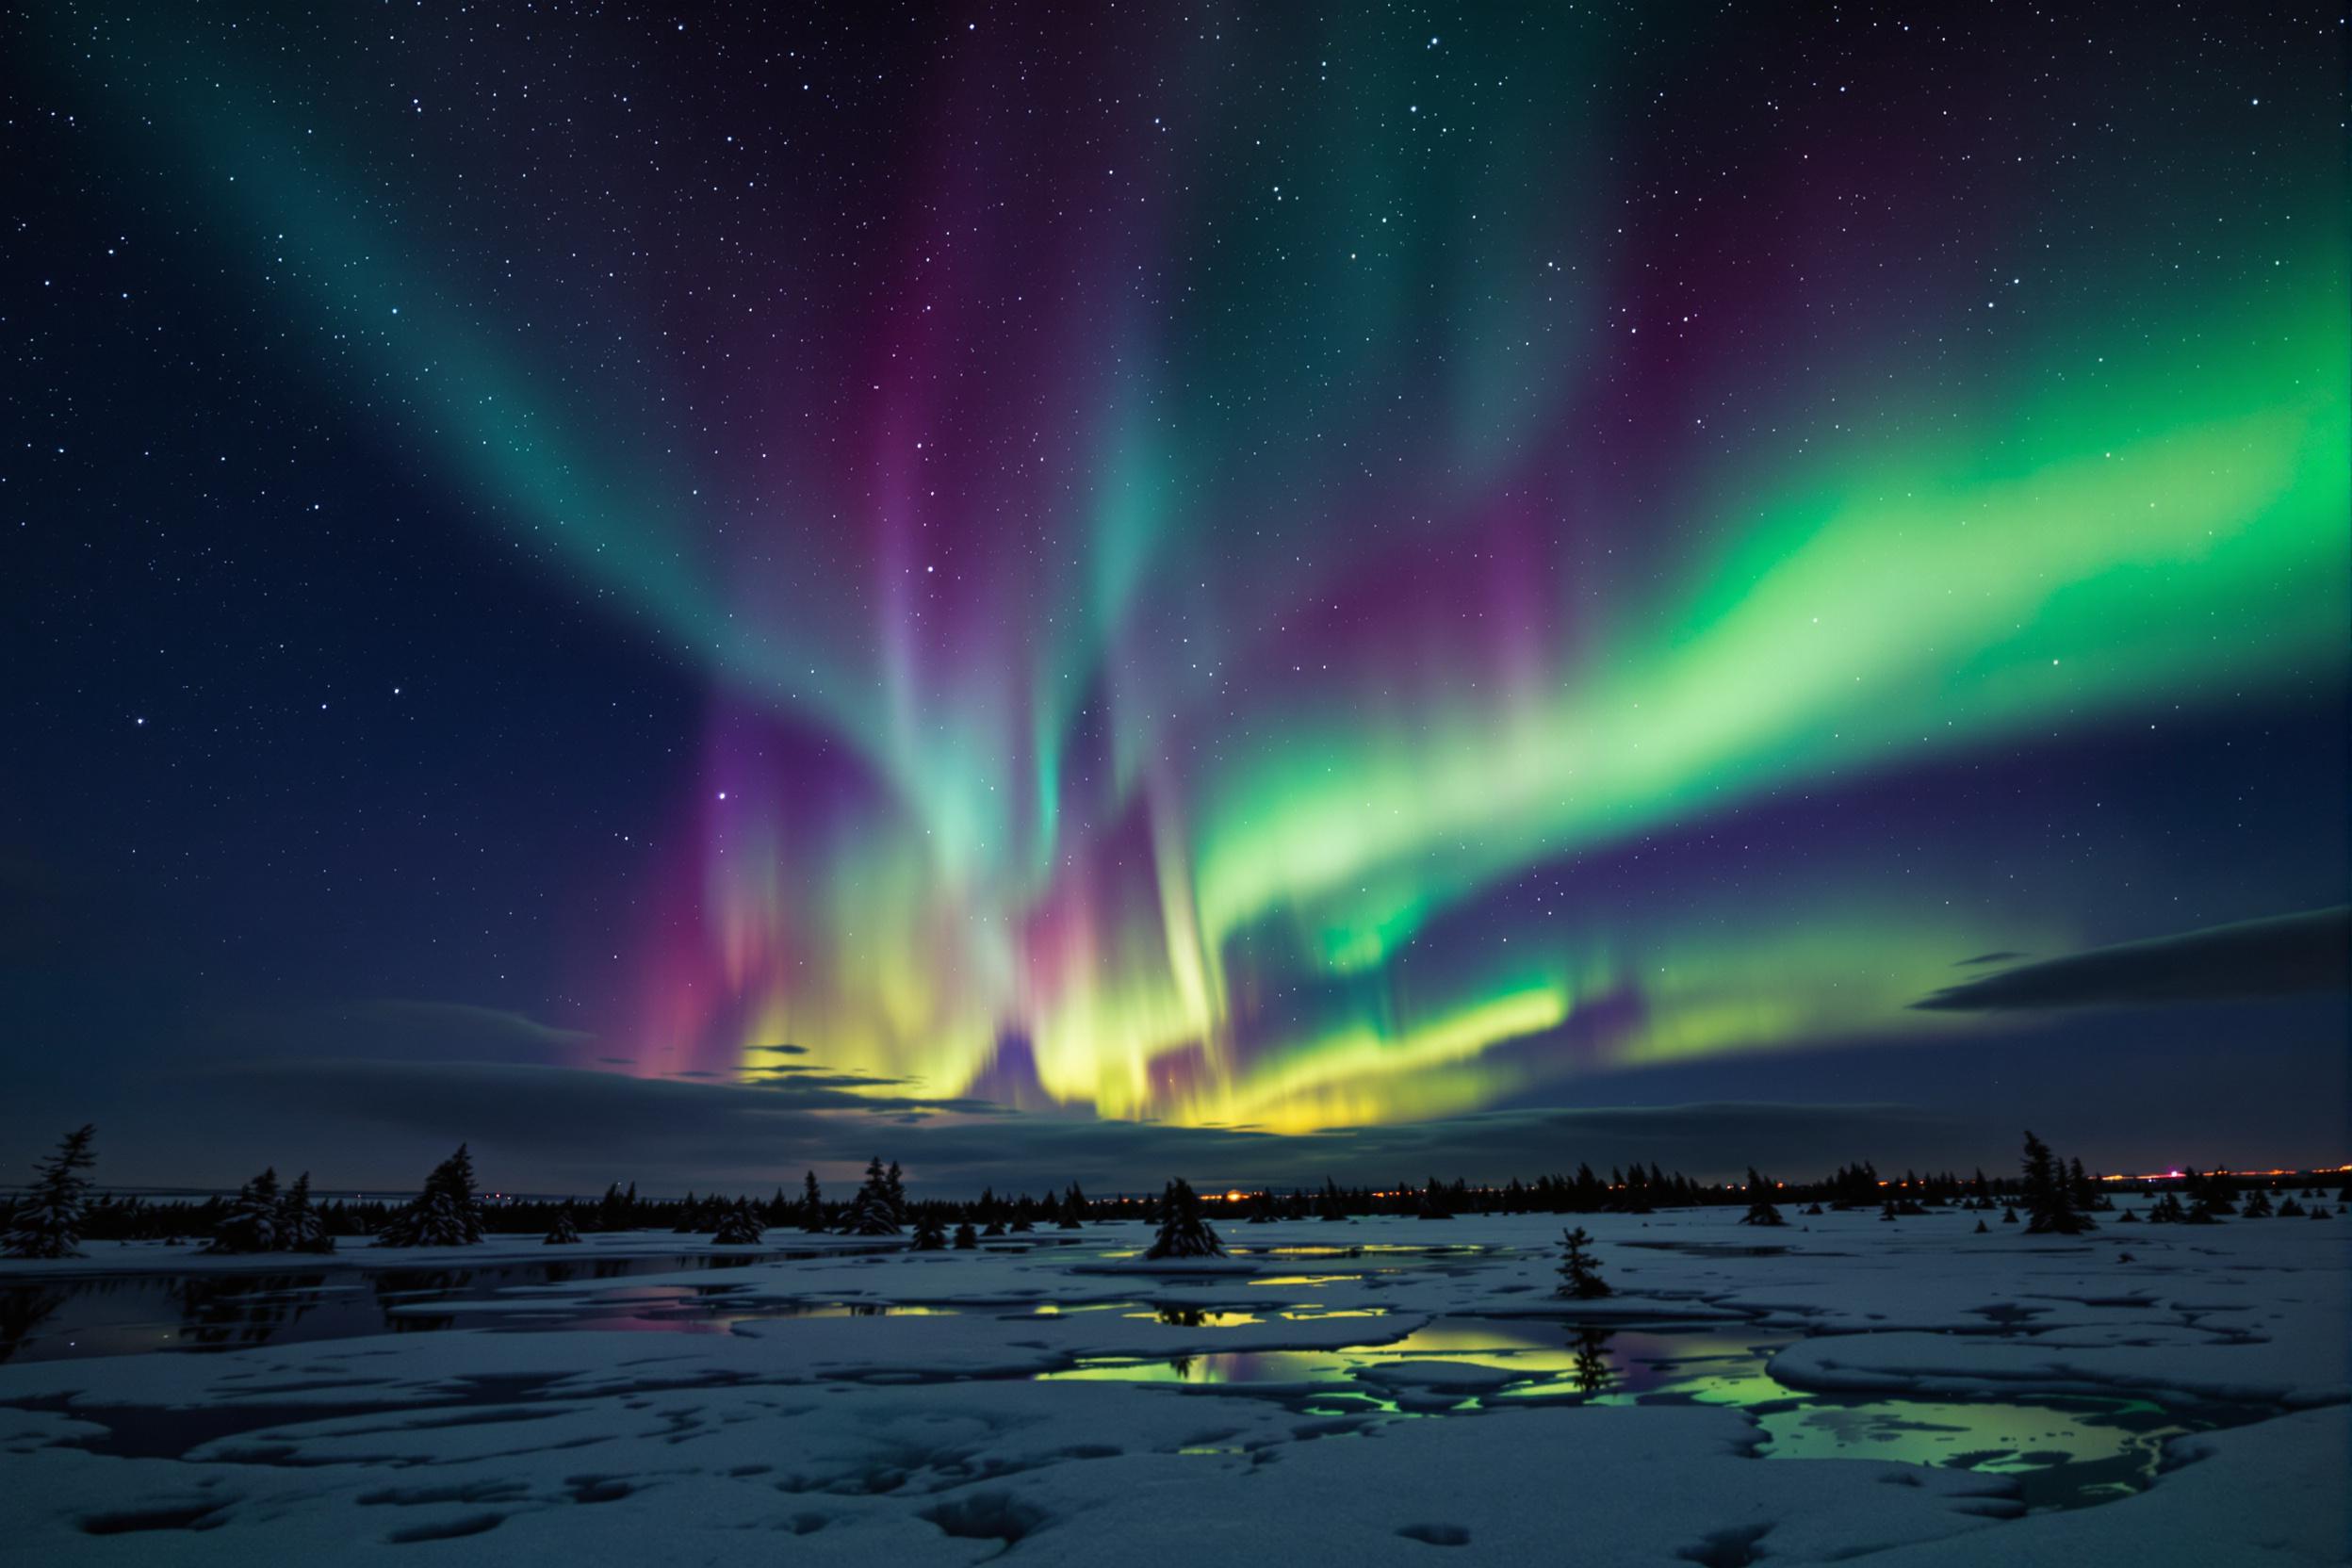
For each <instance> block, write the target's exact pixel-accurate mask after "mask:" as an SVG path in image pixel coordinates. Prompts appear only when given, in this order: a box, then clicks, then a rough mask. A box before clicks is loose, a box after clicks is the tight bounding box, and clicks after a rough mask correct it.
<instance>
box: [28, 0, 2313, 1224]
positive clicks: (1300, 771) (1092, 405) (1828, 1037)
mask: <svg viewBox="0 0 2352 1568" xmlns="http://www.w3.org/2000/svg"><path fill="white" fill-rule="evenodd" d="M314 10H315V12H316V14H311V12H313V11H314ZM2339 10H2340V8H2332V7H2327V8H2322V7H2267V6H2262V5H2229V6H2223V5H2210V6H2203V7H2195V6H2192V7H2183V8H2157V7H2148V6H2134V7H2129V8H2115V9H2112V10H2093V9H2078V8H2066V7H2063V6H2062V7H2057V8H2044V9H2041V10H2038V11H2036V10H2029V9H2028V8H2022V7H2017V6H1991V5H1985V4H1969V5H1961V6H1935V7H1921V8H1910V9H1904V8H1893V7H1873V6H1869V5H1862V6H1837V7H1830V6H1815V7H1780V8H1774V7H1763V6H1757V7H1741V8H1730V7H1709V8H1676V7H1672V6H1668V5H1652V4H1628V5H1622V6H1566V5H1560V6H1529V7H1526V8H1507V7H1491V8H1487V7H1482V8H1474V9H1471V10H1467V11H1458V10H1455V9H1450V8H1422V7H1397V6H1392V7H1386V8H1373V7H1365V8H1341V9H1330V10H1325V9H1322V8H1314V7H1310V6H1306V5H1296V6H1294V5H1264V6H1233V5H1228V6H1205V7H1200V6H1195V7H1179V6H1172V5H1171V6H1166V7H1153V6H1135V5H1129V6H1120V7H1111V6H1107V5H1103V6H1073V7H1070V8H1048V7H1041V6H1039V7H1032V6H1021V5H982V6H969V5H966V6H953V7H939V8H933V7H919V8H907V7H905V6H885V5H878V4H877V5H866V4H857V5H848V6H840V7H805V8H801V7H795V8H783V9H782V10H781V11H779V12H776V13H774V14H771V13H769V12H767V11H766V10H764V9H763V8H727V9H724V10H722V9H715V8H705V7H700V6H696V7H690V8H681V9H678V10H660V9H656V10H638V9H632V8H625V7H608V6H583V7H573V6H564V5H554V6H548V5H541V6H537V7H533V8H524V7H521V6H503V5H495V4H494V5H489V6H476V7H471V8H458V7H454V6H448V5H440V4H424V5H418V6H399V7H373V6H369V7H358V6H329V7H322V8H283V9H280V10H272V9H270V8H261V7H252V6H237V5H225V4H216V3H204V4H194V3H189V4H174V5H170V6H157V7H154V8H139V7H137V6H131V7H112V6H107V7H95V8H93V7H83V6H42V5H34V6H30V7H20V8H12V9H11V11H10V13H9V14H8V17H7V18H6V19H5V22H0V79H4V80H5V93H6V100H5V124H0V194H5V221H6V225H7V226H6V230H5V244H0V344H5V360H4V361H0V364H4V365H5V375H4V376H0V409H5V415H6V421H7V424H6V432H5V433H6V441H5V443H0V612H4V613H0V672H4V674H0V702H4V703H5V705H6V708H5V717H6V721H7V725H6V734H7V743H6V745H5V747H0V1070H5V1092H4V1093H0V1159H5V1160H6V1162H7V1164H8V1170H9V1175H10V1177H13V1176H14V1175H16V1174H17V1173H18V1172H17V1170H16V1168H17V1167H18V1165H19V1164H20V1163H21V1162H22V1161H24V1160H29V1159H30V1158H31V1157H32V1156H33V1155H34V1154H35V1153H36V1152H38V1151H39V1150H40V1148H41V1147H42V1146H44V1145H46V1144H47V1143H48V1142H49V1141H50V1140H52V1139H53V1138H54V1137H55V1136H56V1135H57V1133H58V1132H59V1131H61V1130H63V1129H64V1128H65V1127H68V1126H71V1125H73V1124H77V1123H79V1122H81V1121H83V1120H94V1121H96V1122H97V1123H98V1124H99V1127H100V1150H101V1154H102V1165H101V1168H100V1172H99V1173H100V1175H101V1176H102V1177H104V1178H106V1179H108V1180H111V1181H114V1182H119V1183H146V1184H171V1183H196V1184H209V1183H216V1182H222V1181H232V1182H233V1181H235V1180H237V1179H239V1178H241V1177H243V1176H245V1175H248V1174H251V1172H252V1171H253V1170H254V1169H257V1168H260V1167H261V1166H262V1165H264V1164H267V1163H274V1164H276V1165H277V1166H278V1167H279V1168H281V1169H293V1168H302V1167H308V1168H312V1169H313V1171H314V1172H315V1174H316V1177H317V1179H318V1181H319V1184H320V1185H321V1186H322V1187H331V1188H341V1187H351V1186H364V1185H369V1184H392V1183H403V1184H404V1183H408V1182H411V1181H412V1180H413V1179H414V1177H415V1176H417V1174H420V1173H421V1172H422V1170H423V1169H424V1168H426V1167H427V1166H428V1165H430V1164H431V1163H432V1162H433V1160H435V1159H437V1158H439V1157H440V1155H441V1154H443V1153H446V1152H448V1148H449V1146H450V1145H453V1144H454V1143H455V1142H456V1141H458V1140H459V1139H460V1138H467V1139H470V1140H471V1141H472V1143H473V1146H474V1150H475V1152H476V1156H477V1159H478V1160H479V1162H480V1163H481V1165H482V1171H483V1175H484V1177H485V1179H486V1180H487V1181H489V1182H490V1183H491V1184H494V1185H505V1186H508V1187H522V1188H528V1189H535V1190H551V1191H565V1190H596V1189H600V1188H601V1186H602V1184H604V1183H605V1182H607V1181H609V1180H615V1179H617V1180H621V1181H628V1180H631V1179H634V1180H637V1181H639V1182H640V1183H642V1184H645V1186H646V1187H647V1188H648V1189H649V1190H666V1189H674V1188H677V1187H681V1186H686V1185H696V1186H707V1185H710V1184H730V1185H757V1186H759V1187H761V1188H764V1187H765V1186H767V1185H769V1184H774V1183H776V1182H778V1181H783V1182H790V1181H791V1180H792V1179H794V1178H796V1177H797V1174H798V1172H799V1170H800V1169H801V1168H804V1167H806V1166H810V1165H813V1166H815V1167H816V1168H818V1169H819V1170H820V1172H821V1173H833V1172H838V1171H841V1170H844V1169H847V1168H851V1167H853V1166H856V1165H861V1164H862V1163H863V1161H864V1159H865V1157H866V1156H867V1155H868V1154H869V1153H871V1152H874V1150H876V1149H879V1150H882V1151H883V1152H888V1153H893V1154H895V1155H896V1156H897V1157H898V1158H900V1159H902V1160H903V1161H905V1162H906V1163H907V1167H908V1169H909V1172H910V1176H911V1177H912V1178H913V1179H914V1181H915V1184H916V1185H917V1186H918V1187H923V1186H924V1185H933V1186H936V1187H939V1188H940V1189H945V1188H949V1187H956V1188H960V1187H961V1186H963V1185H966V1184H971V1185H976V1184H978V1183H979V1182H981V1181H984V1180H985V1181H993V1182H995V1183H997V1184H1000V1185H1003V1184H1017V1185H1027V1186H1032V1187H1037V1186H1042V1185H1046V1184H1054V1183H1058V1182H1061V1181H1065V1180H1069V1179H1071V1178H1073V1177H1074V1178H1077V1179H1081V1180H1084V1181H1086V1183H1087V1184H1088V1185H1090V1186H1100V1187H1111V1186H1118V1185H1121V1184H1125V1185H1129V1186H1141V1185H1143V1184H1147V1183H1151V1184H1156V1183H1157V1182H1158V1181H1159V1180H1160V1179H1161V1178H1163V1177H1164V1176H1167V1175H1169V1174H1175V1173H1185V1174H1189V1175H1193V1176H1195V1177H1198V1178H1201V1179H1207V1180H1216V1181H1252V1180H1279V1181H1289V1180H1294V1179H1312V1180H1319V1179H1320V1178H1321V1176H1322V1175H1323V1174H1324V1173H1325V1172H1326V1171H1330V1172H1331V1173H1333V1174H1336V1175H1338V1176H1339V1177H1340V1178H1341V1179H1342V1180H1343V1181H1371V1180H1376V1179H1386V1178H1391V1177H1398V1176H1403V1177H1414V1178H1417V1177H1418V1176H1420V1175H1423V1174H1426V1173H1428V1172H1429V1171H1432V1170H1434V1171H1436V1172H1438V1173H1440V1174H1444V1175H1448V1176H1450V1175H1453V1174H1457V1173H1459V1174H1465V1175H1468V1176H1471V1177H1473V1178H1481V1177H1495V1178H1500V1177H1503V1176H1508V1175H1511V1174H1513V1173H1517V1174H1521V1175H1523V1176H1532V1175H1534V1174H1536V1173H1537V1172H1539V1171H1542V1170H1547V1169H1560V1168H1570V1169H1573V1168H1574V1167H1575V1165H1576V1162H1577V1161H1578V1160H1580V1159H1590V1160H1592V1161H1593V1162H1594V1163H1595V1164H1597V1165H1601V1166H1603V1167H1604V1168H1606V1166H1607V1165H1609V1164H1611V1163H1615V1162H1617V1161H1620V1160H1624V1159H1627V1158H1634V1157H1640V1158H1642V1159H1645V1160H1647V1159H1657V1160H1659V1161H1661V1162H1662V1163H1664V1164H1665V1165H1667V1166H1668V1167H1670V1168H1673V1167H1676V1166H1679V1167H1681V1168H1686V1169H1689V1170H1690V1171H1691V1172H1692V1173H1693V1174H1698V1175H1718V1174H1726V1173H1731V1172H1735V1171H1737V1170H1738V1169H1739V1168H1742V1167H1744V1166H1745V1165H1747V1164H1749V1163H1750V1162H1768V1163H1771V1164H1772V1165H1774V1166H1778V1167H1782V1168H1785V1169H1786V1173H1787V1174H1789V1175H1791V1176H1795V1175H1799V1174H1807V1173H1811V1172H1812V1171H1814V1170H1816V1169H1821V1168H1827V1167H1828V1166H1831V1165H1834V1164H1836V1163H1838V1162H1840V1161H1843V1160H1846V1159H1858V1158H1863V1157H1868V1158H1871V1159H1874V1160H1876V1161H1878V1162H1880V1163H1881V1164H1882V1165H1894V1166H1902V1165H1905V1164H1916V1165H1919V1166H1921V1167H1925V1166H1927V1165H1929V1164H1931V1163H1935V1164H1945V1163H1949V1164H1952V1165H1954V1166H1958V1167H1960V1168H1963V1169H1965V1168H1968V1167H1970V1166H1973V1165H1976V1164H1978V1163H1984V1164H1986V1165H1992V1164H1995V1163H1996V1162H2005V1161H2006V1160H2008V1159H2009V1158H2010V1157H2011V1151H2012V1149H2013V1148H2014V1146H2015V1143H2016V1141H2017V1131H2018V1129H2019V1128H2020V1127H2022V1126H2024V1125H2029V1124H2030V1125H2033V1126H2034V1128H2035V1129H2036V1130H2037V1131H2039V1132H2041V1133H2043V1134H2044V1135H2046V1136H2049V1137H2050V1138H2051V1139H2052V1140H2053V1141H2055V1142H2057V1143H2058V1144H2059V1145H2060V1146H2061V1147H2062V1150H2064V1151H2065V1152H2078V1153H2080V1154H2081V1155H2082V1156H2083V1157H2085V1158H2086V1159H2088V1160H2090V1161H2091V1162H2092V1163H2093V1164H2095V1165H2097V1166H2099V1167H2100V1168H2108V1169H2117V1168H2128V1169H2148V1168H2162V1167H2163V1166H2165V1165H2170V1164H2175V1163H2180V1162H2184V1161H2191V1162H2196V1163H2198V1164H2207V1163H2214V1162H2232V1163H2244V1162H2248V1161H2256V1160H2259V1161H2262V1162H2264V1163H2270V1162H2294V1163H2298V1164H2300V1163H2323V1162H2324V1163H2327V1164H2334V1163H2337V1162H2339V1161H2343V1160H2346V1159H2352V1130H2348V1129H2347V1114H2348V1113H2347V1103H2348V1096H2347V1087H2348V1086H2347V1079H2346V1070H2345V1042H2346V1036H2347V1012H2346V998H2345V990H2344V949H2345V925H2344V915H2343V912H2342V910H2343V906H2344V903H2345V901H2346V896H2347V878H2348V875H2352V874H2348V873H2347V846H2346V838H2345V795H2346V733H2347V724H2346V718H2347V692H2348V691H2352V659H2348V653H2347V650H2348V648H2352V637H2347V629H2348V628H2352V558H2348V550H2347V521H2346V519H2347V515H2348V512H2352V495H2348V490H2352V477H2348V475H2352V393H2348V392H2347V386H2348V384H2352V315H2348V313H2347V305H2346V299H2347V278H2348V269H2347V249H2348V236H2352V221H2348V220H2352V211H2348V210H2347V202H2346V178H2345V167H2346V163H2345V157H2346V151H2347V149H2346V138H2345V129H2346V126H2345V112H2344V80H2345V69H2346V59H2345V43H2344V37H2345V35H2344V22H2343V19H2342V17H2341V16H2340V15H2339V14H2338V12H2339ZM2108 949H2114V950H2115V951H2112V952H2111V951H2104V950H2108ZM1921 1004H1924V1005H1921Z"/></svg>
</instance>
